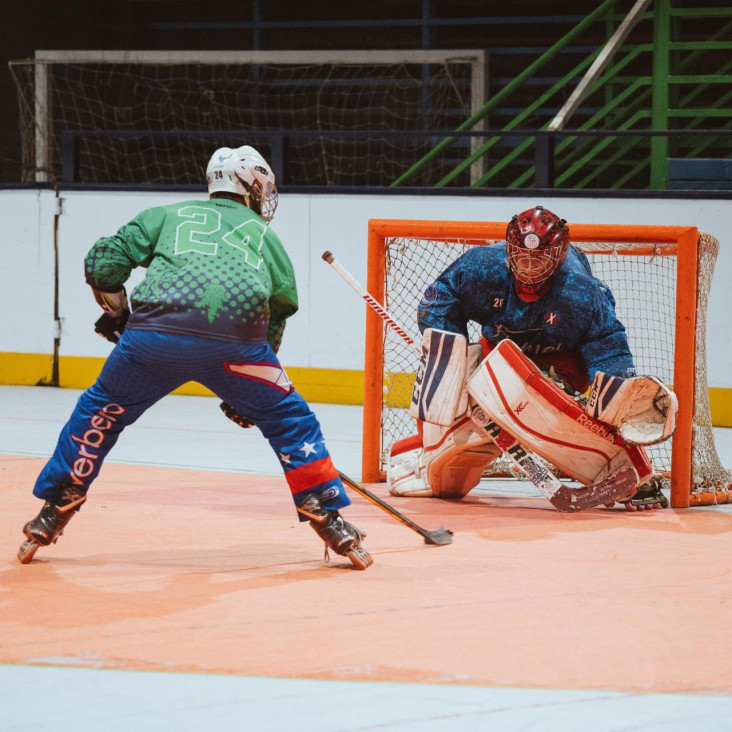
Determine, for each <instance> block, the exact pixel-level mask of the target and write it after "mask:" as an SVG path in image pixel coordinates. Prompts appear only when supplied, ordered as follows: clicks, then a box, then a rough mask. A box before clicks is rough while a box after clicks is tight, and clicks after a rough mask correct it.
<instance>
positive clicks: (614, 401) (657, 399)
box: [585, 371, 679, 445]
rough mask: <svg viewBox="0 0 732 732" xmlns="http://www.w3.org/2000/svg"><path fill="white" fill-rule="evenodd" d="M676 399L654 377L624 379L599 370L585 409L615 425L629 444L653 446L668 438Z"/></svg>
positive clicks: (676, 406) (606, 422) (677, 405)
mask: <svg viewBox="0 0 732 732" xmlns="http://www.w3.org/2000/svg"><path fill="white" fill-rule="evenodd" d="M678 410H679V402H678V399H677V397H676V395H675V394H674V393H673V392H672V391H671V390H670V389H669V388H668V387H667V386H666V385H665V384H664V383H663V382H662V381H660V379H657V378H656V377H655V376H633V377H631V378H628V379H623V378H621V377H619V376H611V375H610V374H605V373H603V372H602V371H598V372H597V373H596V374H595V378H594V379H593V381H592V387H591V389H590V398H589V399H588V401H587V406H586V407H585V411H586V412H587V414H589V415H590V417H593V418H594V419H597V420H599V421H600V422H603V423H605V424H608V425H611V426H612V427H615V428H617V430H618V432H619V434H620V436H621V437H622V438H623V440H625V442H627V443H628V444H631V445H654V444H656V443H658V442H663V441H664V440H666V439H668V438H669V437H671V435H672V434H673V433H674V429H675V428H676V415H677V413H678Z"/></svg>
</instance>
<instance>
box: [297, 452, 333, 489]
mask: <svg viewBox="0 0 732 732" xmlns="http://www.w3.org/2000/svg"><path fill="white" fill-rule="evenodd" d="M285 478H287V483H288V484H289V486H290V491H291V493H292V494H293V495H294V494H296V493H302V492H303V491H306V490H307V489H308V488H314V487H315V486H317V485H321V484H322V483H327V482H328V481H331V480H337V479H338V471H337V470H336V469H335V466H334V465H333V461H332V460H331V459H330V457H324V458H320V460H315V461H313V462H312V463H305V465H301V466H300V467H299V468H295V469H294V470H288V471H287V472H286V473H285Z"/></svg>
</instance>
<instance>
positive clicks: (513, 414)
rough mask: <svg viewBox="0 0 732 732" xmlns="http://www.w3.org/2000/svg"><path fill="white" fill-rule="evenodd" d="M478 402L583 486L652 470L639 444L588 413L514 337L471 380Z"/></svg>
mask: <svg viewBox="0 0 732 732" xmlns="http://www.w3.org/2000/svg"><path fill="white" fill-rule="evenodd" d="M468 390H469V392H470V394H471V396H472V397H473V398H474V399H475V400H476V402H477V403H478V406H480V408H481V409H482V410H483V411H484V412H485V413H486V414H489V415H490V416H491V417H492V418H493V420H494V421H495V422H497V423H498V424H499V425H500V426H501V427H502V428H503V429H504V430H505V431H506V432H508V433H509V434H511V435H512V436H513V437H514V438H515V439H517V440H518V441H519V442H520V443H521V444H522V445H524V446H525V447H526V448H528V449H530V450H532V451H533V452H536V453H537V454H538V455H540V456H541V457H543V458H544V459H545V460H548V461H549V462H550V463H552V464H553V465H555V466H556V467H558V468H559V469H560V470H561V471H562V472H563V473H564V474H565V475H568V476H571V477H572V478H574V479H575V480H578V481H579V482H581V483H582V484H583V485H591V484H593V483H597V482H599V481H602V480H604V479H606V478H608V477H609V476H612V475H614V474H615V473H618V472H619V471H621V470H625V469H626V468H633V469H634V470H635V471H636V472H637V474H638V478H639V479H645V478H646V477H648V476H649V475H650V474H651V467H650V463H649V461H648V458H647V456H646V455H645V453H644V451H643V450H642V449H640V448H632V447H631V448H627V447H626V445H625V443H624V442H623V440H622V438H620V436H619V435H618V434H617V433H616V431H615V430H614V429H612V428H610V427H607V426H606V425H603V424H602V423H600V422H598V421H596V420H594V419H593V418H592V417H589V416H588V415H587V414H585V412H584V410H583V409H581V408H580V406H579V405H578V404H577V403H576V402H575V401H574V399H572V398H571V397H569V396H568V395H567V394H565V393H564V392H563V391H562V390H560V389H559V388H558V387H556V386H555V385H554V384H553V383H552V382H551V381H550V380H549V379H547V378H546V377H545V376H544V375H543V374H542V373H541V371H540V370H539V369H538V367H537V366H536V365H535V364H533V363H532V362H531V361H530V360H529V359H528V358H527V357H526V356H525V355H524V354H523V353H522V352H521V350H520V349H519V348H518V346H516V344H515V343H513V342H512V341H509V340H504V341H501V342H500V343H499V344H498V345H497V346H496V348H494V349H493V351H492V352H491V353H490V354H489V355H488V356H487V357H486V358H485V359H484V361H483V363H482V364H481V365H480V367H479V368H478V369H476V371H475V373H474V374H473V375H472V376H471V377H470V378H469V379H468Z"/></svg>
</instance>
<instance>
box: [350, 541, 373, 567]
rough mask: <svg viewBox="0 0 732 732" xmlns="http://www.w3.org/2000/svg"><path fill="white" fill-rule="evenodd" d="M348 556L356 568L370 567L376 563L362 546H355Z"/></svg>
mask: <svg viewBox="0 0 732 732" xmlns="http://www.w3.org/2000/svg"><path fill="white" fill-rule="evenodd" d="M346 556H347V557H348V558H349V559H350V560H351V563H352V564H353V566H354V567H356V569H368V568H369V567H370V566H371V565H372V564H373V563H374V560H373V559H372V557H371V555H370V554H369V553H368V552H367V551H366V550H365V549H364V548H363V547H361V546H354V547H353V548H352V549H351V550H350V551H348V552H347V553H346Z"/></svg>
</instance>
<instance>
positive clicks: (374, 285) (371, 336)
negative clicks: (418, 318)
mask: <svg viewBox="0 0 732 732" xmlns="http://www.w3.org/2000/svg"><path fill="white" fill-rule="evenodd" d="M377 224H378V220H376V219H372V220H370V221H369V229H368V254H367V257H368V266H367V270H368V275H367V284H366V289H367V290H368V292H369V293H370V294H371V295H372V296H373V297H374V298H375V299H376V300H377V301H378V302H384V277H385V263H384V252H385V245H384V235H383V234H381V233H379V231H378V228H377ZM382 338H383V323H382V321H381V320H380V318H379V317H378V315H376V313H374V312H373V311H372V310H371V308H366V353H365V364H364V404H363V453H362V465H361V477H362V480H363V481H364V483H375V482H378V481H380V480H383V479H384V476H383V475H382V473H381V469H380V462H381V461H380V453H381V410H382V403H383V399H384V393H383V383H384V375H383V372H384V352H383V349H382Z"/></svg>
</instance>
